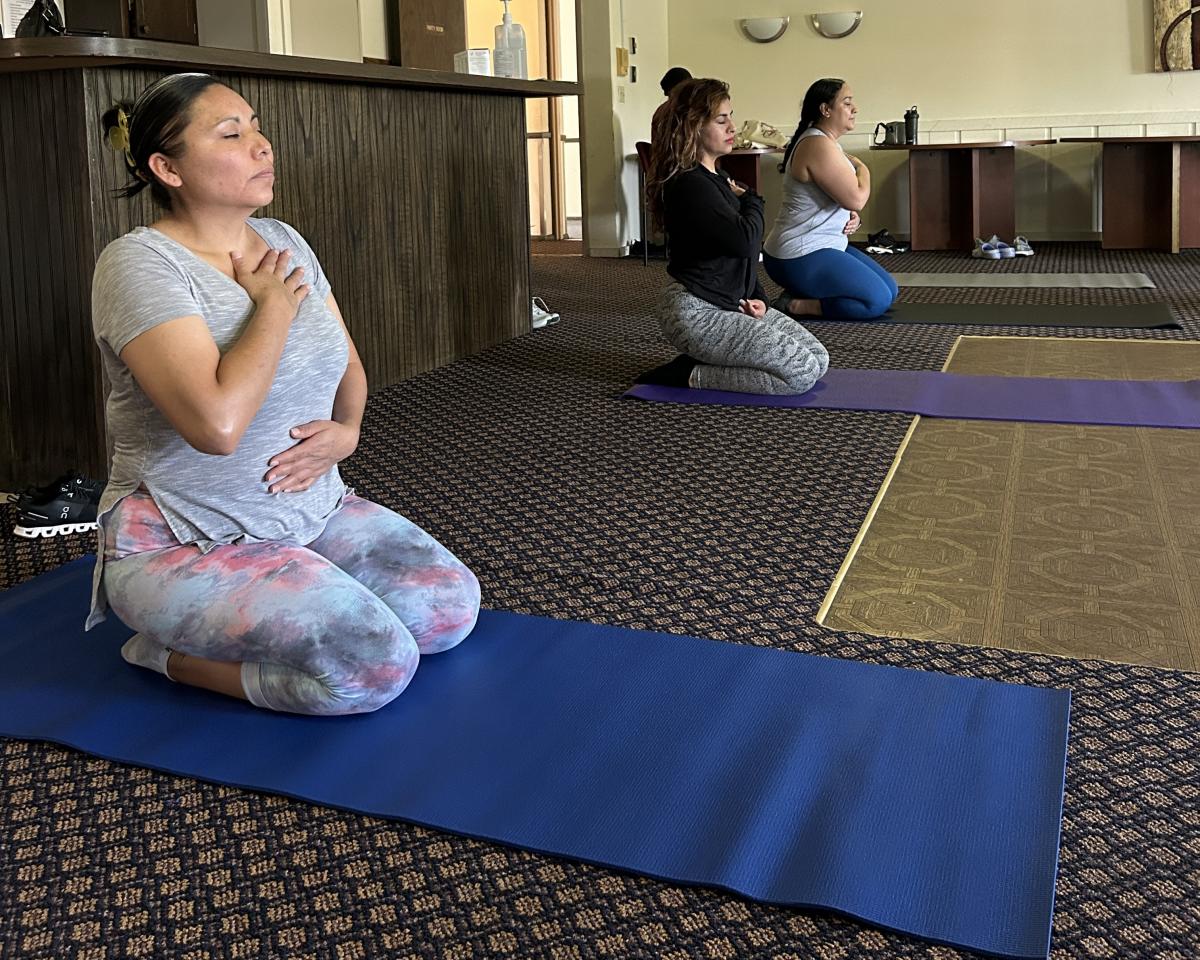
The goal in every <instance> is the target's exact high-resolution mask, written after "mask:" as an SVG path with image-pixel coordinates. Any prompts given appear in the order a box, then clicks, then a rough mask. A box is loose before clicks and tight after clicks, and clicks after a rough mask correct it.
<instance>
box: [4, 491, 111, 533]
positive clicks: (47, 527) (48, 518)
mask: <svg viewBox="0 0 1200 960" xmlns="http://www.w3.org/2000/svg"><path fill="white" fill-rule="evenodd" d="M96 506H97V503H96V501H94V500H92V499H91V498H90V496H89V495H88V493H87V492H86V491H85V490H83V489H76V488H73V487H72V486H69V485H68V486H67V487H66V488H65V489H62V490H60V491H59V492H58V493H57V494H55V495H54V496H53V497H52V498H51V499H49V500H47V501H45V502H44V503H26V504H25V505H24V506H21V507H18V510H17V523H16V526H14V527H13V533H15V534H16V535H17V536H18V537H58V536H62V535H63V534H68V533H86V532H87V531H88V530H95V529H96Z"/></svg>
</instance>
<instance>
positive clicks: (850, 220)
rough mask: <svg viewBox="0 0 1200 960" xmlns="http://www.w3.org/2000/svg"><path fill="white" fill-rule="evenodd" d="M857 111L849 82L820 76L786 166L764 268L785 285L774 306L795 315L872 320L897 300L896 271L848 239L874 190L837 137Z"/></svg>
mask: <svg viewBox="0 0 1200 960" xmlns="http://www.w3.org/2000/svg"><path fill="white" fill-rule="evenodd" d="M857 113H858V108H857V107H856V106H855V105H854V94H853V92H852V91H851V89H850V86H849V84H847V83H846V82H845V81H843V80H835V79H825V80H818V81H817V82H816V83H814V84H813V85H812V86H811V87H809V88H808V92H807V93H805V95H804V103H803V105H802V106H801V110H800V124H799V126H798V127H797V128H796V132H795V134H793V135H792V140H791V143H789V144H788V148H787V152H786V153H785V154H784V160H783V163H782V164H780V170H781V171H782V172H783V203H782V205H781V206H780V210H779V215H778V216H777V217H776V219H775V225H774V227H772V229H771V232H770V233H769V234H768V235H767V238H766V240H765V241H764V243H763V266H764V267H766V270H767V275H768V276H769V277H770V278H771V279H772V280H774V281H775V282H776V283H778V284H779V285H780V286H781V287H783V293H782V294H781V295H780V296H779V297H778V298H777V299H776V300H775V301H774V303H772V306H774V307H775V308H776V309H778V310H782V311H783V312H784V313H788V314H790V315H792V316H821V317H826V318H828V319H831V320H869V319H872V318H874V317H878V316H880V315H881V314H883V313H884V311H886V310H887V309H888V307H890V306H891V305H892V302H893V301H894V300H895V299H896V293H897V287H896V282H895V281H894V280H893V279H892V277H891V275H890V274H889V273H888V272H887V271H886V270H884V269H883V267H881V266H879V265H878V264H877V263H876V262H875V261H874V260H872V259H871V258H870V257H868V256H866V255H865V254H863V253H860V252H859V251H858V250H856V249H855V248H853V247H851V246H850V245H849V241H848V239H847V238H848V237H849V235H850V234H852V233H854V232H855V231H856V230H857V229H858V227H859V222H860V221H859V215H858V211H860V210H861V209H862V208H863V207H864V206H865V205H866V202H867V198H868V197H870V195H871V173H870V171H869V170H868V169H867V166H866V164H864V163H863V162H862V161H861V160H859V159H858V158H857V157H853V156H850V155H849V154H847V153H845V152H844V151H843V150H842V147H841V144H839V143H838V140H839V139H840V138H841V137H842V135H843V134H846V133H849V132H850V131H852V130H853V129H854V124H855V116H856V114H857Z"/></svg>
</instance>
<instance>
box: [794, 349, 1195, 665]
mask: <svg viewBox="0 0 1200 960" xmlns="http://www.w3.org/2000/svg"><path fill="white" fill-rule="evenodd" d="M944 369H946V370H948V371H951V372H954V373H968V374H994V375H1001V376H1045V377H1079V378H1088V379H1112V380H1117V379H1125V380H1144V379H1160V380H1162V379H1193V378H1196V377H1198V376H1200V343H1183V342H1150V341H1141V342H1138V341H1115V340H1083V339H1079V338H1071V339H1053V338H1021V337H961V338H960V339H959V340H958V341H957V343H956V344H955V347H954V349H953V350H952V351H951V353H950V357H949V358H948V360H947V361H946V365H945V368H944ZM1197 465H1200V431H1195V430H1166V429H1154V428H1143V427H1133V428H1130V427H1094V426H1078V425H1066V424H1048V423H1008V422H991V421H978V420H972V421H965V420H936V419H922V418H920V417H918V418H916V419H915V420H914V422H913V424H912V426H911V427H910V429H909V433H908V436H907V437H906V438H905V441H904V443H903V444H902V445H901V448H900V452H899V453H898V454H897V456H896V460H895V462H894V463H893V465H892V470H891V472H890V473H889V475H888V478H887V479H886V480H885V481H884V485H883V487H882V488H881V490H880V493H879V495H878V496H877V498H876V500H875V503H874V504H873V505H872V507H871V511H870V513H869V514H868V517H867V520H866V522H865V523H864V525H863V528H862V530H860V532H859V535H858V537H857V538H856V539H855V542H854V545H853V546H852V547H851V549H850V553H849V554H848V556H847V557H846V560H845V562H844V563H843V564H842V568H841V570H840V571H839V572H838V575H837V577H836V578H835V579H834V583H833V586H832V587H831V588H830V591H829V594H828V595H827V596H826V598H825V602H824V604H823V605H822V607H821V610H820V612H819V613H818V616H817V619H818V622H820V623H822V624H823V625H824V626H826V627H829V628H831V629H835V630H853V631H858V632H862V633H869V634H873V635H876V636H893V637H905V638H908V639H913V640H936V641H946V642H953V643H968V644H975V645H978V646H986V647H999V648H1002V649H1007V650H1026V651H1031V652H1036V653H1049V654H1055V655H1058V656H1066V657H1073V658H1079V659H1100V660H1111V661H1117V662H1122V663H1134V664H1143V665H1146V666H1156V667H1173V668H1176V669H1182V670H1197V669H1200V475H1198V473H1197Z"/></svg>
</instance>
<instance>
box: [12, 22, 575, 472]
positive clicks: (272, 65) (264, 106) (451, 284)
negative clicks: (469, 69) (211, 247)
mask: <svg viewBox="0 0 1200 960" xmlns="http://www.w3.org/2000/svg"><path fill="white" fill-rule="evenodd" d="M180 70H203V71H206V72H209V73H212V74H213V75H214V76H216V77H217V78H218V79H219V80H221V81H222V82H223V83H227V84H228V85H229V86H231V87H233V88H234V89H235V90H237V91H238V92H240V93H241V94H242V95H243V96H244V97H246V99H247V100H248V101H249V102H250V104H251V105H252V106H253V107H254V108H255V110H256V111H257V112H258V113H259V115H260V116H261V117H262V123H263V129H264V130H265V131H266V133H267V135H268V136H269V137H270V139H271V141H272V144H273V146H274V149H275V156H276V174H277V180H276V185H275V200H274V202H273V203H272V204H271V205H270V206H269V207H267V208H264V209H263V211H262V215H264V216H271V217H277V218H279V219H281V220H286V221H287V222H289V223H291V224H292V225H293V226H295V227H296V228H297V229H298V230H299V231H300V232H301V233H302V234H303V235H304V236H305V237H306V238H307V239H308V241H309V243H311V244H312V246H313V248H314V249H315V250H316V252H317V255H318V257H320V259H321V263H322V266H323V267H324V268H325V271H326V273H327V274H328V275H329V278H330V281H331V282H332V284H333V289H334V292H335V294H336V295H337V298H338V302H339V304H340V305H341V307H342V312H343V313H344V314H345V317H346V322H347V324H348V326H349V327H350V330H351V332H352V334H353V335H354V338H355V341H356V343H357V344H358V348H359V351H360V352H361V353H362V355H363V362H364V364H365V366H366V370H367V376H368V379H369V382H370V385H371V389H372V390H373V391H374V390H379V389H381V388H383V387H386V386H388V385H390V384H393V383H395V382H397V381H399V380H402V379H404V378H405V377H409V376H412V375H414V374H416V373H420V372H422V371H424V370H428V369H431V368H433V367H436V366H439V365H442V364H445V363H449V362H450V361H452V360H455V359H458V358H460V357H463V356H466V355H468V354H471V353H476V352H478V351H479V350H482V349H484V348H485V347H488V346H491V345H493V344H495V343H498V342H500V341H502V340H505V339H508V338H511V337H514V336H516V335H518V334H520V333H523V332H525V331H527V330H528V329H529V302H530V293H529V224H528V221H529V216H528V187H527V175H526V157H527V147H526V141H525V99H526V98H529V97H544V96H565V95H576V94H578V93H580V86H579V85H578V84H574V83H562V82H548V81H540V80H499V79H494V78H491V77H479V76H470V75H462V74H453V73H440V72H435V71H426V70H411V69H404V68H401V67H389V66H382V65H375V64H356V63H343V62H339V61H330V60H314V59H309V58H301V57H284V56H273V55H265V54H254V53H244V52H241V51H232V50H217V49H210V48H205V47H194V46H184V45H177V44H166V43H150V42H145V41H139V40H116V39H109V38H54V39H38V40H0V179H2V184H0V371H2V375H3V377H4V387H5V389H3V390H0V490H5V489H7V490H13V489H19V488H21V487H23V486H25V485H26V484H29V483H32V482H35V481H36V482H44V481H46V480H49V479H51V478H52V477H53V476H55V475H57V474H58V473H60V472H62V471H63V470H64V469H65V468H67V467H77V468H79V469H81V470H83V471H84V472H86V473H88V474H90V475H91V476H94V477H102V476H104V475H105V473H106V469H107V467H106V453H105V445H104V434H103V411H102V406H101V405H102V395H103V394H102V383H101V373H100V364H99V353H98V351H97V350H96V347H95V344H94V343H93V341H92V332H91V277H92V269H93V266H94V264H95V262H96V258H97V257H98V256H99V254H100V251H101V250H103V249H104V247H105V245H106V244H108V243H109V242H110V241H111V240H113V239H115V238H116V237H118V236H120V235H121V234H123V233H126V232H127V231H129V230H130V229H132V228H133V227H135V226H137V225H139V224H146V223H150V222H151V221H152V220H153V219H154V218H155V212H154V208H153V206H152V204H151V202H150V198H149V191H145V192H144V193H143V194H142V195H141V196H139V197H137V198H135V199H133V200H123V199H120V198H117V197H115V196H113V190H114V188H117V187H119V186H122V185H123V184H124V183H125V182H126V175H125V172H124V164H123V162H122V159H121V156H120V155H119V154H118V153H116V152H115V151H113V150H111V149H110V148H109V147H108V146H107V144H106V143H105V142H104V140H103V136H102V130H101V126H100V116H101V114H102V113H103V112H104V111H105V110H106V109H108V107H110V106H111V105H112V104H113V103H114V102H116V101H117V100H125V99H133V98H134V97H135V96H136V95H137V93H138V92H139V91H140V90H142V89H143V88H144V87H145V86H146V85H147V84H148V83H150V82H151V81H153V80H154V79H156V78H157V77H159V76H161V75H163V74H164V73H173V72H177V71H180Z"/></svg>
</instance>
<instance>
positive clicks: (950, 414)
mask: <svg viewBox="0 0 1200 960" xmlns="http://www.w3.org/2000/svg"><path fill="white" fill-rule="evenodd" d="M625 396H626V397H631V398H634V399H638V400H654V401H660V402H666V403H702V404H707V403H715V404H722V405H725V406H736V407H815V408H817V409H824V410H886V411H892V412H896V413H919V414H921V415H922V416H926V417H946V418H949V419H953V420H1025V421H1030V422H1033V423H1090V424H1097V425H1103V426H1114V427H1187V428H1192V429H1194V428H1197V427H1200V380H1065V379H1059V378H1055V377H985V376H973V375H969V374H962V373H942V372H941V371H937V370H850V369H843V370H830V371H828V372H827V373H826V374H825V376H824V377H823V378H822V379H821V380H820V381H819V382H818V383H817V385H816V386H815V387H813V388H812V389H811V390H809V391H808V393H804V394H800V395H799V396H783V397H776V396H762V395H760V394H756V393H729V392H726V391H724V390H693V389H691V388H689V387H663V386H658V385H655V384H647V383H639V384H637V385H636V386H635V387H633V388H632V389H631V390H629V391H628V392H626V393H625Z"/></svg>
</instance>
